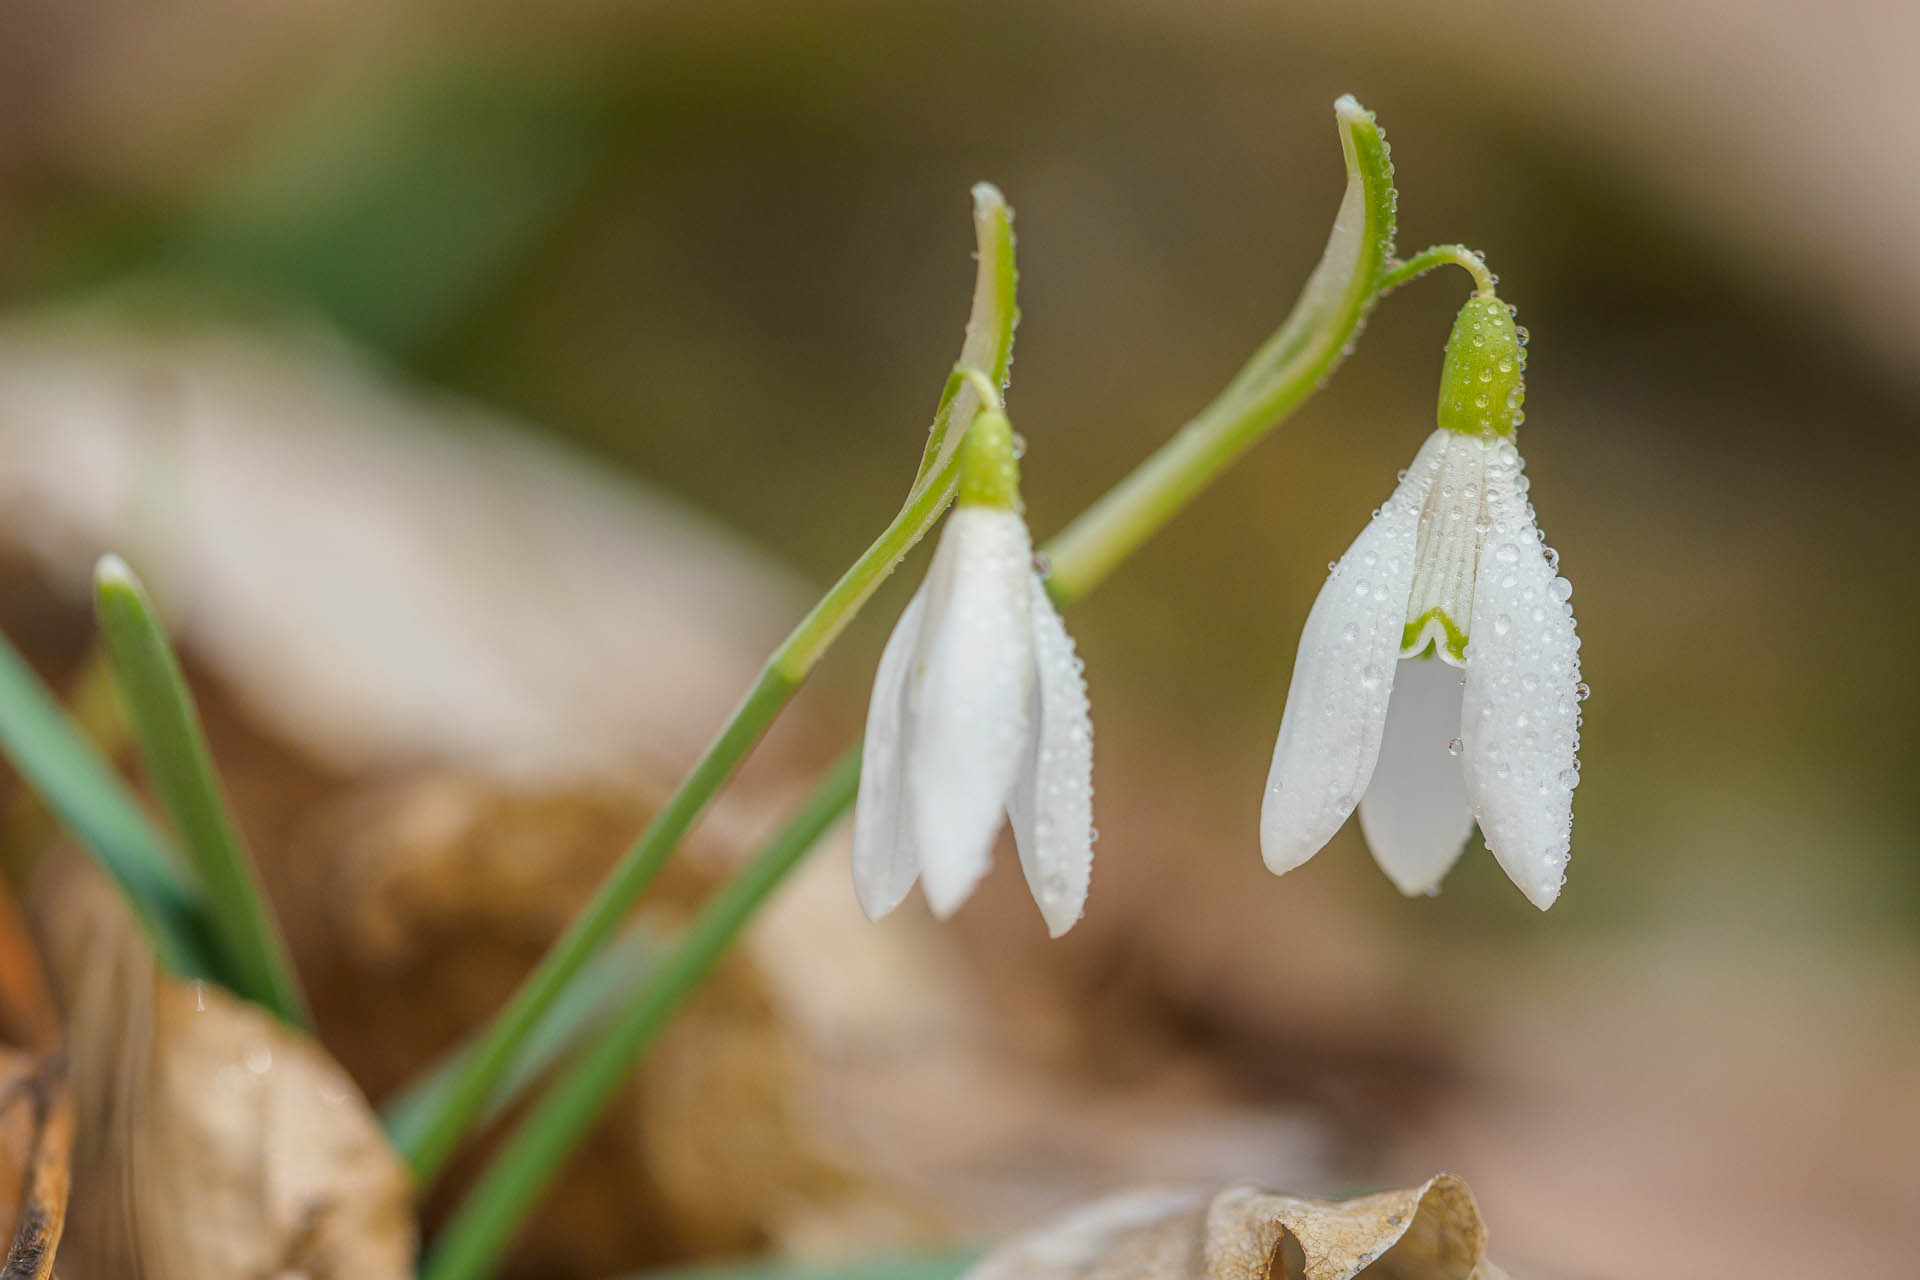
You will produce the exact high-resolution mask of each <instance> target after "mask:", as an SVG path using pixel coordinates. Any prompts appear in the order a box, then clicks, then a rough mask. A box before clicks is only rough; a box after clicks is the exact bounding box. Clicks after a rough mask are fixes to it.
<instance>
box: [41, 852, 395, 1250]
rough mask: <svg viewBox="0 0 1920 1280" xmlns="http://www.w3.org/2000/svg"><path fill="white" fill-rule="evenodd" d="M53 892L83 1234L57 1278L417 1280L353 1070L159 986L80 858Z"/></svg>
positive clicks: (219, 995) (50, 904)
mask: <svg viewBox="0 0 1920 1280" xmlns="http://www.w3.org/2000/svg"><path fill="white" fill-rule="evenodd" d="M48 881H49V882H48V883H47V884H45V885H43V886H42V887H41V889H40V891H39V893H38V894H37V899H38V902H37V906H38V911H37V912H36V915H37V916H38V918H39V919H40V921H41V923H42V928H43V932H44V933H45V934H46V936H47V938H48V947H47V959H48V967H49V969H50V971H51V973H52V976H53V979H54V982H55V984H56V986H58V987H61V988H63V990H62V992H61V994H62V995H63V996H64V997H65V998H64V1001H63V1003H64V1005H65V1008H66V1011H67V1014H68V1027H69V1054H70V1056H71V1060H72V1062H73V1065H74V1072H75V1092H76V1100H77V1107H78V1112H77V1117H76V1124H77V1127H78V1133H79V1138H80V1141H79V1144H78V1148H77V1156H76V1160H75V1178H76V1188H77V1191H76V1200H75V1203H76V1206H77V1212H78V1215H79V1216H81V1217H83V1220H84V1222H83V1229H77V1230H76V1231H75V1232H74V1233H73V1235H72V1236H71V1237H70V1247H69V1249H68V1250H66V1251H65V1252H63V1254H62V1256H61V1259H60V1264H61V1273H62V1275H64V1276H67V1277H70V1278H72V1280H83V1278H84V1277H109V1276H111V1277H120V1276H152V1277H160V1278H163V1280H175V1278H178V1280H185V1278H186V1277H193V1278H194V1280H229V1278H230V1280H257V1278H258V1277H263V1276H287V1275H299V1276H303V1277H306V1278H307V1280H346V1278H347V1277H352V1278H353V1280H383V1278H385V1277H391V1278H393V1280H399V1278H400V1277H405V1276H410V1275H412V1267H413V1258H414V1252H415V1240H414V1228H413V1218H412V1205H411V1195H410V1187H409V1184H408V1180H407V1175H406V1172H405V1170H404V1168H403V1166H402V1165H401V1163H400V1161H399V1159H398V1157H397V1156H396V1155H395V1154H394V1153H393V1151H392V1149H391V1148H390V1147H389V1146H388V1145H387V1142H386V1138H385V1135H384V1134H383V1133H382V1132H381V1130H380V1128H379V1125H378V1123H377V1122H376V1121H375V1120H374V1118H373V1115H372V1113H371V1111H370V1110H369V1109H368V1107H367V1105H366V1102H365V1100H364V1099H363V1098H362V1097H361V1096H360V1092H359V1090H358V1089H357V1088H356V1087H355V1086H354V1084H353V1082H352V1080H350V1079H349V1078H348V1076H347V1074H346V1073H345V1072H344V1071H343V1070H341V1068H340V1067H339V1066H338V1065H337V1064H336V1063H335V1062H334V1061H333V1059H332V1058H330V1057H329V1056H327V1054H326V1053H325V1051H324V1050H322V1049H321V1048H320V1047H319V1046H318V1045H317V1044H315V1043H314V1042H313V1041H311V1040H309V1039H307V1038H306V1037H304V1036H302V1035H300V1034H298V1033H297V1032H295V1031H293V1030H291V1029H290V1028H288V1027H286V1026H285V1025H284V1024H282V1023H280V1022H279V1021H278V1020H277V1019H275V1018H274V1017H273V1016H272V1015H270V1014H268V1013H266V1012H265V1011H264V1010H262V1009H259V1008H258V1007H256V1006H254V1005H251V1004H247V1003H245V1002H243V1001H241V1000H239V999H237V998H236V997H234V996H232V995H230V994H228V993H227V992H225V991H223V990H221V989H220V988H218V987H215V986H212V985H210V984H206V983H198V982H179V981H175V980H173V979H170V978H168V977H166V976H164V975H161V974H159V973H157V972H156V971H155V969H154V965H153V957H152V953H151V951H149V950H148V949H147V948H146V945H145V940H144V938H142V937H141V936H140V934H139V932H138V929H137V926H136V925H135V924H134V923H133V921H132V919H131V918H130V917H129V916H128V914H127V912H126V908H125V906H124V904H123V903H122V902H121V901H120V899H119V898H118V896H117V895H116V894H115V893H114V891H113V889H112V888H111V887H110V886H108V885H107V884H106V883H105V882H104V881H103V880H102V879H101V878H100V877H99V875H98V873H96V872H94V871H93V869H92V868H91V866H90V865H87V864H85V863H84V862H83V861H82V860H81V859H79V858H78V857H77V856H68V857H64V858H62V859H60V860H59V861H58V862H57V863H56V864H55V865H54V867H53V868H51V869H50V874H49V876H48ZM77 1225H81V1224H77Z"/></svg>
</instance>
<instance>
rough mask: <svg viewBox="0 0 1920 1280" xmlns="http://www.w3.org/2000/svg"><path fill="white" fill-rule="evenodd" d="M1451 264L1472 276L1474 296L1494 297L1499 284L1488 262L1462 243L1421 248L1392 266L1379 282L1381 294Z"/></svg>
mask: <svg viewBox="0 0 1920 1280" xmlns="http://www.w3.org/2000/svg"><path fill="white" fill-rule="evenodd" d="M1449 265H1451V266H1456V267H1460V268H1463V269H1464V270H1466V271H1467V272H1468V273H1469V274H1471V275H1472V276H1473V286H1474V292H1475V293H1478V294H1482V295H1491V294H1492V293H1493V286H1494V285H1495V284H1496V283H1498V282H1497V280H1496V279H1495V277H1494V274H1493V272H1492V271H1490V270H1488V268H1487V260H1486V259H1485V258H1484V257H1482V256H1481V255H1480V252H1479V251H1478V250H1476V249H1469V248H1467V246H1465V245H1463V244H1436V245H1434V246H1433V247H1432V248H1428V249H1422V250H1421V251H1420V252H1418V253H1416V254H1414V255H1413V256H1412V257H1411V258H1405V259H1402V260H1401V261H1399V262H1395V263H1391V264H1389V265H1388V267H1387V273H1386V275H1385V276H1384V277H1383V278H1382V279H1381V281H1380V292H1382V293H1391V292H1393V291H1394V290H1395V289H1398V288H1399V287H1400V286H1401V285H1403V284H1405V283H1407V282H1408V281H1409V280H1413V279H1415V278H1417V277H1419V276H1423V275H1425V274H1427V272H1429V271H1431V270H1433V269H1434V268H1435V267H1444V266H1449Z"/></svg>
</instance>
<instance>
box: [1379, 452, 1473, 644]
mask: <svg viewBox="0 0 1920 1280" xmlns="http://www.w3.org/2000/svg"><path fill="white" fill-rule="evenodd" d="M1490 456H1491V455H1490V450H1489V442H1488V441H1487V440H1485V439H1482V438H1481V437H1478V436H1469V435H1461V434H1458V433H1452V434H1450V435H1449V438H1448V440H1447V448H1446V452H1445V453H1443V454H1442V455H1441V457H1440V474H1439V475H1438V476H1436V477H1435V478H1434V482H1433V487H1432V488H1431V489H1429V490H1428V491H1427V500H1426V503H1425V504H1424V505H1423V506H1422V507H1421V509H1420V528H1419V532H1418V534H1417V535H1416V539H1417V540H1416V542H1415V544H1414V553H1413V591H1412V593H1411V594H1410V595H1409V596H1408V597H1407V622H1406V626H1405V628H1404V629H1403V630H1402V632H1401V636H1400V656H1401V657H1402V658H1416V657H1419V656H1420V655H1421V654H1424V653H1426V652H1428V651H1429V650H1431V651H1432V652H1433V654H1434V656H1435V657H1438V658H1440V659H1441V660H1442V661H1444V662H1449V663H1452V664H1453V665H1454V666H1456V667H1464V666H1465V665H1466V664H1467V638H1468V637H1467V624H1468V620H1469V619H1471V618H1472V617H1473V582H1474V575H1475V573H1476V571H1477V570H1478V568H1479V564H1480V541H1481V538H1482V537H1483V535H1485V533H1486V531H1487V527H1488V519H1487V462H1488V459H1489V457H1490Z"/></svg>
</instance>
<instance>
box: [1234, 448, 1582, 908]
mask: <svg viewBox="0 0 1920 1280" xmlns="http://www.w3.org/2000/svg"><path fill="white" fill-rule="evenodd" d="M1526 494H1527V481H1526V477H1525V476H1524V475H1523V474H1522V464H1521V461H1520V454H1519V451H1518V450H1517V449H1516V448H1515V447H1514V445H1513V442H1512V441H1511V440H1509V439H1505V438H1500V437H1493V436H1486V435H1470V434H1466V433H1463V432H1458V431H1449V430H1444V429H1443V430H1439V431H1435V432H1434V433H1433V435H1432V436H1430V437H1429V438H1428V439H1427V442H1426V444H1425V445H1423V446H1422V447H1421V450H1420V453H1419V456H1417V457H1416V458H1415V459H1414V462H1413V466H1411V467H1410V468H1408V470H1407V471H1406V473H1405V474H1404V476H1403V477H1402V479H1401V481H1400V484H1399V486H1398V487H1397V488H1396V489H1395V490H1394V493H1393V496H1392V497H1391V498H1389V499H1388V500H1387V502H1386V505H1384V506H1383V507H1381V508H1380V510H1379V512H1378V513H1376V514H1375V516H1374V518H1373V520H1372V522H1371V523H1369V524H1368V526H1367V527H1366V529H1364V530H1363V531H1362V532H1361V534H1360V536H1359V538H1357V539H1356V540H1355V541H1354V544H1353V546H1352V548H1351V549H1349V550H1348V552H1347V554H1346V555H1345V556H1343V557H1342V558H1341V559H1340V561H1339V563H1338V564H1336V565H1335V566H1334V569H1333V572H1332V573H1331V574H1330V575H1329V576H1328V578H1327V582H1326V585H1325V586H1324V587H1322V588H1321V591H1320V597H1319V599H1318V600H1316V601H1315V602H1314V606H1313V610H1312V612H1311V613H1310V614H1309V615H1308V617H1307V625H1306V628H1305V630H1304V632H1303V633H1302V634H1301V637H1300V650H1299V655H1298V657H1297V658H1296V659H1295V661H1294V668H1293V684H1292V687H1291V688H1290V689H1289V691H1288V694H1287V708H1286V712H1285V714H1284V716H1283V717H1282V719H1281V723H1280V738H1279V741H1278V743H1277V744H1276V745H1275V747H1274V753H1273V768H1272V771H1271V772H1270V773H1269V775H1268V778H1267V793H1266V800H1265V803H1264V805H1263V807H1262V810H1261V818H1260V845H1261V853H1262V855H1263V857H1264V858H1265V860H1266V863H1267V866H1268V867H1270V868H1271V869H1272V870H1273V871H1274V872H1276V873H1279V872H1285V871H1289V870H1291V869H1292V868H1294V867H1297V866H1299V865H1300V864H1301V863H1303V862H1305V861H1306V860H1307V859H1308V858H1310V857H1312V856H1313V855H1314V854H1315V853H1317V852H1318V851H1319V850H1320V848H1321V847H1322V846H1324V845H1325V844H1326V842H1327V841H1328V840H1330V839H1331V838H1332V837H1333V834H1334V832H1336V831H1338V830H1339V829H1340V826H1341V824H1342V823H1343V822H1345V821H1346V819H1347V816H1348V815H1349V814H1350V813H1352V812H1353V810H1354V808H1355V807H1356V806H1358V807H1359V809H1360V825H1361V830H1362V831H1363V833H1364V834H1365V835H1366V838H1367V844H1368V846H1369V847H1370V848H1371V849H1372V850H1373V854H1374V857H1375V859H1376V860H1377V861H1378V862H1379V863H1380V866H1381V868H1382V869H1383V870H1385V871H1386V873H1387V875H1388V876H1389V877H1390V878H1391V879H1392V880H1393V882H1394V883H1395V884H1396V885H1398V886H1399V887H1400V889H1401V890H1402V891H1403V892H1406V893H1431V892H1434V891H1436V890H1437V889H1438V888H1439V884H1440V880H1441V878H1442V877H1443V876H1445V874H1446V873H1447V871H1448V869H1449V868H1450V867H1451V866H1452V865H1453V863H1454V862H1455V860H1457V859H1458V858H1459V856H1460V851H1461V849H1462V848H1463V847H1464V845H1465V843H1466V839H1467V836H1468V835H1469V834H1470V833H1471V831H1472V827H1473V823H1474V822H1475V821H1478V822H1479V824H1480V829H1481V831H1482V833H1483V834H1484V835H1485V836H1486V840H1487V846H1488V848H1490V849H1491V850H1492V851H1493V854H1494V857H1495V858H1497V859H1498V860H1499V862H1500V865H1501V867H1502V868H1504V869H1505V871H1506V873H1507V875H1508V876H1509V877H1510V878H1511V879H1512V880H1513V882H1514V883H1515V884H1516V885H1518V886H1519V887H1520V890H1521V892H1523V893H1525V894H1526V895H1527V898H1528V900H1529V901H1531V902H1532V903H1533V904H1534V905H1535V906H1537V907H1539V908H1541V909H1542V910H1544V909H1546V908H1547V907H1549V906H1551V905H1552V904H1553V900H1554V898H1555V897H1557V896H1558V895H1559V892H1560V885H1561V882H1562V881H1563V880H1564V878H1565V874H1566V865H1567V852H1568V846H1569V842H1570V840H1571V836H1572V830H1573V789H1574V787H1575V786H1576V785H1578V783H1579V780H1580V763H1579V759H1578V756H1577V754H1576V753H1577V751H1578V749H1579V745H1580V731H1579V702H1580V699H1581V698H1582V697H1583V696H1584V695H1585V691H1586V690H1585V686H1584V685H1582V684H1581V683H1580V656H1579V649H1580V641H1579V638H1578V637H1577V636H1576V635H1575V634H1574V624H1573V609H1572V607H1571V606H1570V605H1569V604H1568V603H1567V601H1568V597H1569V596H1571V594H1572V587H1571V586H1569V585H1568V583H1567V580H1566V579H1565V578H1561V577H1559V576H1557V572H1556V560H1555V557H1554V554H1553V552H1552V551H1551V550H1550V549H1548V548H1547V547H1546V546H1545V544H1544V542H1543V540H1542V538H1541V536H1540V530H1539V528H1538V526H1537V525H1536V524H1535V523H1534V518H1533V509H1532V507H1531V506H1530V505H1529V504H1528V502H1527V496H1526ZM1427 655H1431V656H1427ZM1463 672H1464V674H1463Z"/></svg>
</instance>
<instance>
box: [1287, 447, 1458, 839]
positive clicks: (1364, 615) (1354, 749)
mask: <svg viewBox="0 0 1920 1280" xmlns="http://www.w3.org/2000/svg"><path fill="white" fill-rule="evenodd" d="M1448 434H1449V433H1447V432H1444V431H1436V432H1434V433H1433V435H1432V436H1429V437H1428V439H1427V442H1426V444H1424V445H1422V446H1421V448H1420V453H1419V455H1418V456H1417V457H1416V458H1414V460H1413V466H1412V467H1410V468H1408V470H1407V473H1406V476H1405V478H1403V479H1402V480H1401V481H1400V485H1399V487H1398V488H1396V489H1395V490H1394V491H1393V496H1392V497H1391V498H1389V499H1387V502H1386V505H1385V506H1383V507H1381V508H1380V510H1379V513H1378V514H1376V515H1375V516H1374V517H1373V521H1372V523H1370V524H1369V525H1368V526H1367V527H1366V528H1365V529H1363V530H1362V531H1361V533H1360V536H1359V537H1358V538H1356V539H1355V540H1354V543H1353V546H1352V547H1351V548H1349V549H1348V551H1347V554H1346V555H1344V556H1342V557H1341V558H1340V562H1339V564H1337V565H1335V566H1334V570H1333V573H1332V574H1331V575H1330V576H1329V577H1328V578H1327V582H1326V585H1325V586H1323V587H1322V588H1321V589H1320V597H1319V599H1317V600H1315V601H1314V602H1313V610H1312V612H1310V613H1309V614H1308V615H1307V625H1306V627H1305V628H1304V629H1303V630H1302V631H1301V633H1300V651H1299V654H1298V656H1296V657H1295V658H1294V662H1293V684H1292V686H1291V687H1290V688H1289V689H1288V690H1287V709H1286V712H1285V714H1284V715H1283V716H1282V717H1281V719H1280V738H1279V741H1278V742H1276V743H1275V744H1274V748H1273V768H1272V770H1271V771H1270V772H1269V773H1268V775H1267V795H1266V801H1265V803H1264V804H1263V805H1262V806H1261V810H1260V854H1261V856H1262V857H1263V858H1264V859H1265V860H1266V864H1267V867H1268V869H1269V870H1271V871H1273V872H1274V873H1275V874H1279V873H1281V872H1285V871H1291V870H1293V868H1295V867H1297V866H1299V865H1300V864H1301V863H1303V862H1305V861H1306V860H1307V859H1308V858H1311V857H1312V856H1313V855H1314V854H1316V853H1318V852H1319V851H1320V849H1321V847H1322V846H1323V845H1325V844H1326V843H1327V841H1328V840H1330V839H1332V838H1333V833H1334V832H1336V831H1338V830H1339V829H1340V824H1341V823H1343V822H1345V821H1346V820H1347V815H1348V814H1350V813H1352V812H1353V807H1354V805H1355V804H1356V803H1358V802H1359V799H1360V795H1361V793H1362V792H1364V791H1365V790H1366V789H1367V780H1368V779H1369V778H1371V777H1372V776H1373V766H1374V762H1375V760H1377V759H1378V758H1379V755H1380V736H1381V733H1382V730H1383V729H1384V727H1385V725H1386V719H1387V698H1388V696H1389V695H1390V694H1391V693H1392V692H1393V669H1394V667H1395V665H1396V664H1397V660H1398V658H1399V655H1400V633H1401V630H1402V629H1403V627H1404V626H1405V624H1406V616H1407V595H1408V592H1409V591H1410V590H1411V589H1412V586H1413V552H1414V540H1415V531H1416V529H1417V528H1418V525H1419V521H1420V508H1421V505H1422V504H1423V503H1424V502H1425V501H1426V496H1427V490H1428V488H1429V487H1431V485H1432V484H1433V478H1434V475H1435V473H1436V472H1437V471H1438V469H1439V464H1440V456H1441V454H1442V452H1443V451H1444V450H1445V448H1446V439H1445V437H1446V436H1447V435H1448Z"/></svg>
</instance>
